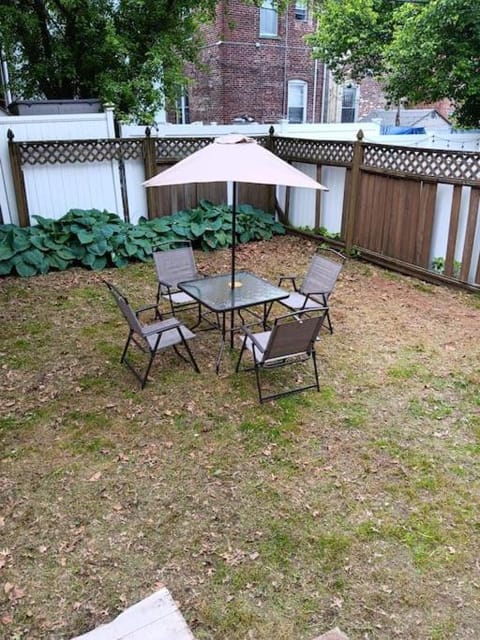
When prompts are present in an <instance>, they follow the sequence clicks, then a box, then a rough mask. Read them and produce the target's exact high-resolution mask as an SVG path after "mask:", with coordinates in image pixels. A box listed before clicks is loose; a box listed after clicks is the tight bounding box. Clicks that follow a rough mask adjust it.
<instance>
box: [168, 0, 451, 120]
mask: <svg viewBox="0 0 480 640" xmlns="http://www.w3.org/2000/svg"><path fill="white" fill-rule="evenodd" d="M315 28H316V25H315V20H314V19H313V17H312V14H311V12H310V10H309V2H308V0H297V1H294V0H292V2H291V3H290V5H289V8H288V10H287V11H286V12H285V13H278V12H277V11H276V10H275V8H274V6H272V0H264V2H263V3H262V5H261V6H260V7H256V6H252V5H247V4H244V3H243V2H241V0H222V1H220V2H218V7H217V14H216V19H215V22H214V23H213V24H211V25H209V26H208V27H204V36H205V45H204V46H203V47H202V50H201V52H200V59H201V64H200V65H198V66H197V67H190V68H189V69H188V70H187V75H188V76H189V77H190V79H191V83H190V85H189V86H188V89H186V91H185V94H184V95H183V96H182V97H181V98H180V99H179V101H178V104H177V109H176V112H175V113H172V114H171V115H170V117H169V120H170V121H171V122H177V123H188V122H197V121H200V122H204V123H209V122H216V123H218V124H230V123H232V122H236V121H237V122H238V121H242V120H243V121H245V122H248V121H255V122H259V123H276V122H278V121H279V120H280V119H287V120H289V122H292V123H303V122H305V123H314V122H318V123H320V122H321V123H329V122H357V121H359V120H360V119H362V118H364V117H365V116H367V115H368V114H369V113H371V112H372V111H373V110H378V109H385V108H388V106H389V105H388V104H387V102H386V100H385V96H384V94H383V92H382V90H381V87H380V85H379V84H378V82H376V81H375V80H374V79H373V78H365V79H364V80H363V81H362V82H361V83H360V84H356V83H354V82H350V81H345V82H344V83H343V84H337V83H336V82H335V81H334V80H333V78H332V76H331V74H330V72H329V71H328V69H327V68H326V67H325V65H323V63H321V62H320V61H318V60H314V59H313V56H312V49H311V47H309V46H308V45H307V44H306V42H305V36H306V35H308V34H310V33H313V32H314V30H315ZM431 107H433V108H435V109H437V110H438V111H439V112H440V113H441V114H442V115H443V116H445V117H446V116H447V114H446V111H447V107H445V106H444V104H443V103H436V104H435V105H431ZM444 112H445V113H444Z"/></svg>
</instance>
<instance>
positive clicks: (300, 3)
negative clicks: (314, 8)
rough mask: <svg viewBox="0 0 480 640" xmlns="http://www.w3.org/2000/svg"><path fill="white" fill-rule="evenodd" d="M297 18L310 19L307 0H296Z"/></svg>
mask: <svg viewBox="0 0 480 640" xmlns="http://www.w3.org/2000/svg"><path fill="white" fill-rule="evenodd" d="M295 20H303V21H306V20H308V2H307V0H297V2H295Z"/></svg>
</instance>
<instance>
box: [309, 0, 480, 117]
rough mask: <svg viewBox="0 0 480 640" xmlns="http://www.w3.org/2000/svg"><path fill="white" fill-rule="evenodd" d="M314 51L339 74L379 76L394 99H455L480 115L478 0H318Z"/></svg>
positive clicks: (458, 108)
mask: <svg viewBox="0 0 480 640" xmlns="http://www.w3.org/2000/svg"><path fill="white" fill-rule="evenodd" d="M317 11H318V30H317V33H316V34H314V36H312V37H311V39H310V44H312V46H314V47H315V51H316V55H317V56H318V57H319V58H320V59H321V60H323V61H324V62H325V63H326V64H327V65H328V66H329V67H330V68H331V70H332V72H333V73H334V76H335V77H336V79H337V80H341V79H344V78H346V77H351V78H353V79H356V80H359V79H361V78H363V77H365V76H366V75H373V76H376V77H377V78H379V80H380V82H381V83H382V85H383V86H384V88H385V92H386V95H387V97H389V98H391V99H392V101H395V102H397V101H399V100H400V99H401V98H407V99H408V100H409V101H411V102H413V103H415V102H434V101H436V100H441V99H443V98H448V99H450V100H451V101H452V102H453V103H454V105H455V113H454V118H455V120H456V122H457V124H458V125H460V126H465V127H476V126H478V125H479V122H480V14H479V12H478V0H423V1H420V0H417V1H414V0H410V1H408V0H405V1H402V0H322V1H320V0H319V4H318V5H317Z"/></svg>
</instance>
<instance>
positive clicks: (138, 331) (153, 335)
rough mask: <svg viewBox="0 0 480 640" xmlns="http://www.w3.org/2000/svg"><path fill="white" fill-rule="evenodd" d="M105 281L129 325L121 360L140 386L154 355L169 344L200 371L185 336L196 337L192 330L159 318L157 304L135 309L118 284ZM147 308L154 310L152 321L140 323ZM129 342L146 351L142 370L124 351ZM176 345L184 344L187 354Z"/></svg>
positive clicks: (170, 320) (126, 349)
mask: <svg viewBox="0 0 480 640" xmlns="http://www.w3.org/2000/svg"><path fill="white" fill-rule="evenodd" d="M104 282H105V284H106V285H107V287H108V289H109V291H110V293H111V294H112V296H113V298H114V300H115V302H116V303H117V305H118V307H119V309H120V311H121V312H122V314H123V316H124V317H125V320H126V321H127V323H128V326H129V332H128V337H127V341H126V343H125V347H124V349H123V353H122V357H121V358H120V362H121V363H125V364H126V366H127V367H128V368H129V369H130V371H132V373H133V374H134V375H135V376H136V377H137V378H138V380H139V382H140V384H141V387H142V389H143V388H144V386H145V384H146V382H147V378H148V374H149V373H150V368H151V366H152V363H153V360H154V358H155V356H156V355H157V354H158V353H160V351H163V350H164V349H168V348H169V347H172V348H173V349H174V351H175V353H176V354H177V355H178V356H179V357H180V358H182V360H185V362H190V364H191V365H192V366H193V368H194V369H195V371H196V372H197V373H200V370H199V368H198V365H197V363H196V361H195V358H194V357H193V354H192V352H191V351H190V347H189V346H188V344H187V340H191V339H192V338H194V337H195V334H194V333H192V332H191V331H190V330H189V329H187V327H186V326H185V325H183V324H181V323H180V322H179V321H178V320H177V319H176V318H168V319H166V320H162V319H161V315H160V312H159V309H158V306H157V305H149V306H147V307H142V308H141V309H137V310H136V311H134V310H133V309H132V307H131V306H130V304H129V303H128V300H127V298H126V297H125V296H124V295H123V294H122V293H120V291H119V290H118V289H117V287H115V286H114V285H113V284H111V283H110V282H107V281H106V280H104ZM146 311H154V312H155V318H156V319H155V321H154V322H150V323H142V322H141V321H140V319H139V316H140V315H141V314H142V313H143V312H146ZM131 343H134V344H135V346H137V347H138V348H139V349H140V350H141V351H143V352H144V353H147V354H148V355H149V360H148V363H147V367H146V369H145V371H144V373H141V372H140V371H138V370H137V369H136V368H135V366H134V364H133V363H132V362H131V361H130V360H129V359H128V358H127V352H128V349H129V347H130V344H131ZM178 345H183V346H184V347H185V350H186V352H187V354H188V358H186V357H185V356H184V355H183V354H182V353H180V351H179V350H178Z"/></svg>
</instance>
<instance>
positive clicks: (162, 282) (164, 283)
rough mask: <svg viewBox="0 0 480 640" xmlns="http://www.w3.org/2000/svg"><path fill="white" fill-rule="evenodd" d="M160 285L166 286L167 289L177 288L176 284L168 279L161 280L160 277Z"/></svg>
mask: <svg viewBox="0 0 480 640" xmlns="http://www.w3.org/2000/svg"><path fill="white" fill-rule="evenodd" d="M158 286H159V287H160V286H161V287H166V288H167V289H172V288H175V285H173V284H172V283H171V282H168V281H167V280H161V279H160V278H159V279H158Z"/></svg>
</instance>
